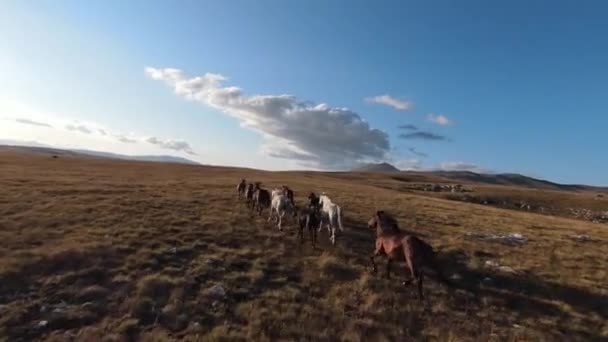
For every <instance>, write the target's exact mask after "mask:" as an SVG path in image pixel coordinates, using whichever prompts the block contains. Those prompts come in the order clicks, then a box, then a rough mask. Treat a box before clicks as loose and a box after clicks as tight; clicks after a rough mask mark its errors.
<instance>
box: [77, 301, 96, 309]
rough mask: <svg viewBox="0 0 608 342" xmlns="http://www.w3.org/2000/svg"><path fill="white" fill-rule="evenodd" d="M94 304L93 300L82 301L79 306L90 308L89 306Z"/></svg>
mask: <svg viewBox="0 0 608 342" xmlns="http://www.w3.org/2000/svg"><path fill="white" fill-rule="evenodd" d="M94 305H95V304H94V303H93V302H84V303H82V305H81V306H80V307H81V308H83V309H86V308H90V307H92V306H94Z"/></svg>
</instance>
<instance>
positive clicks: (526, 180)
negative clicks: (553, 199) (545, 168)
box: [406, 171, 608, 191]
mask: <svg viewBox="0 0 608 342" xmlns="http://www.w3.org/2000/svg"><path fill="white" fill-rule="evenodd" d="M406 173H407V172H406ZM412 173H413V174H426V175H434V176H438V177H442V178H445V179H447V180H450V181H457V182H470V183H480V184H489V185H507V186H520V187H526V188H532V189H541V190H567V191H577V190H593V191H608V188H606V187H596V186H589V185H578V184H559V183H554V182H550V181H547V180H544V179H537V178H533V177H528V176H524V175H520V174H516V173H497V174H483V173H475V172H471V171H426V172H412Z"/></svg>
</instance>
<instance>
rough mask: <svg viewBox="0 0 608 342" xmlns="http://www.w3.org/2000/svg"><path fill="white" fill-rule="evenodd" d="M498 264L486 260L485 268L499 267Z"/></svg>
mask: <svg viewBox="0 0 608 342" xmlns="http://www.w3.org/2000/svg"><path fill="white" fill-rule="evenodd" d="M499 266H500V265H498V263H497V262H496V261H494V260H486V267H499Z"/></svg>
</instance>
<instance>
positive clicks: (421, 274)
mask: <svg viewBox="0 0 608 342" xmlns="http://www.w3.org/2000/svg"><path fill="white" fill-rule="evenodd" d="M423 279H424V273H423V272H422V268H420V269H419V270H418V299H420V300H422V299H424V294H423V293H422V281H423Z"/></svg>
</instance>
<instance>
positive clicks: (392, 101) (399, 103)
mask: <svg viewBox="0 0 608 342" xmlns="http://www.w3.org/2000/svg"><path fill="white" fill-rule="evenodd" d="M365 101H366V102H369V103H379V104H383V105H387V106H389V107H393V108H394V109H396V110H409V109H412V108H413V107H414V104H413V103H412V102H410V101H405V100H400V99H397V98H394V97H392V96H390V95H379V96H374V97H367V98H365Z"/></svg>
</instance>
